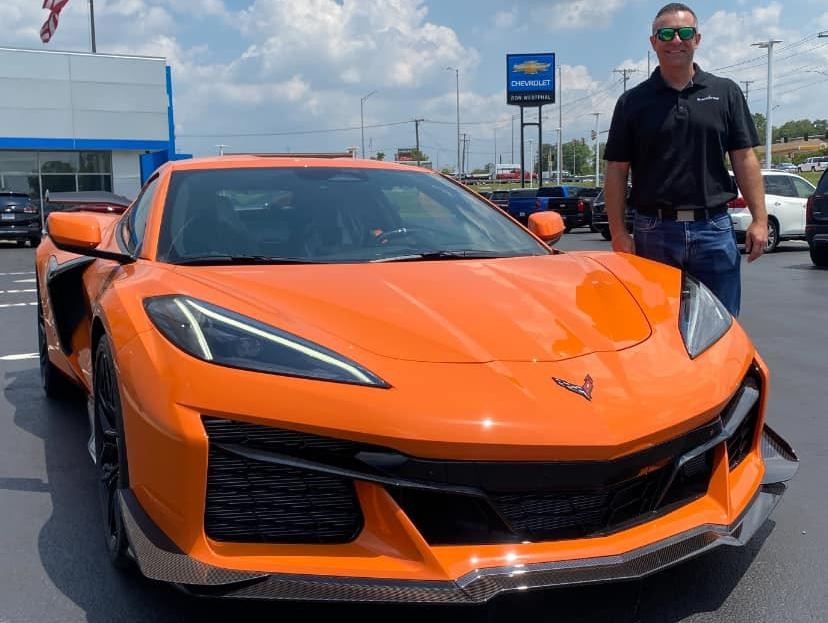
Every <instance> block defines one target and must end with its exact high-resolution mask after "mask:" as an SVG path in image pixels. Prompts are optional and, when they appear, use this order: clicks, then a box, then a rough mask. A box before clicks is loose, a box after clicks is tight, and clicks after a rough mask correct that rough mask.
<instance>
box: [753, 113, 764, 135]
mask: <svg viewBox="0 0 828 623" xmlns="http://www.w3.org/2000/svg"><path fill="white" fill-rule="evenodd" d="M753 125H755V126H756V132H757V133H758V134H759V138H762V137H764V136H765V125H766V123H765V115H763V114H762V113H760V112H755V113H753Z"/></svg>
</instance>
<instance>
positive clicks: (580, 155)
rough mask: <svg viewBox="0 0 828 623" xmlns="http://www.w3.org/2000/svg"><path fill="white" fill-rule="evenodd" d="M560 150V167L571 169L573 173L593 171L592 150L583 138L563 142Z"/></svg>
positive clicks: (582, 173)
mask: <svg viewBox="0 0 828 623" xmlns="http://www.w3.org/2000/svg"><path fill="white" fill-rule="evenodd" d="M561 151H562V152H563V153H562V154H561V158H562V160H563V163H562V164H563V166H562V167H561V168H562V169H565V170H568V171H571V172H572V174H573V175H589V174H590V173H594V172H595V159H594V154H593V150H592V149H591V148H590V146H589V145H587V144H586V142H585V141H584V139H573V140H571V141H569V142H568V143H564V145H563V147H562V148H561Z"/></svg>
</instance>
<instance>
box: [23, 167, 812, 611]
mask: <svg viewBox="0 0 828 623" xmlns="http://www.w3.org/2000/svg"><path fill="white" fill-rule="evenodd" d="M48 229H49V237H48V238H46V239H45V240H44V241H43V243H42V244H41V245H40V246H39V247H38V249H37V280H38V292H39V307H38V329H39V339H40V365H41V372H42V376H43V387H44V389H45V391H46V393H47V394H48V395H49V396H54V397H57V396H61V395H67V394H69V393H71V390H72V388H73V387H74V386H77V387H80V388H81V389H82V391H83V392H84V393H85V394H86V395H87V396H88V405H89V423H90V433H91V434H90V440H89V452H90V454H91V455H92V458H93V459H94V463H95V466H96V467H95V468H96V470H97V472H98V476H99V481H100V500H101V505H102V509H103V522H102V524H103V527H104V536H105V539H106V544H107V547H108V551H109V555H110V557H111V559H112V561H113V563H114V564H115V565H116V566H125V565H137V566H138V568H139V569H140V570H141V572H142V573H143V574H144V575H146V576H148V577H150V578H154V579H158V580H164V581H168V582H172V583H175V584H178V585H180V586H182V587H183V588H185V589H186V590H188V591H190V592H192V593H194V594H201V595H210V596H227V597H239V598H270V599H297V600H346V601H381V602H446V603H448V602H454V603H471V602H482V601H486V600H488V599H490V598H492V597H494V596H495V595H497V594H499V593H501V592H503V591H517V590H523V589H531V588H536V587H549V586H556V585H562V584H578V583H587V582H598V581H607V580H616V579H624V578H633V577H639V576H643V575H646V574H649V573H652V572H654V571H657V570H659V569H662V568H664V567H667V566H670V565H673V564H675V563H678V562H680V561H682V560H684V559H686V558H688V557H690V556H694V555H696V554H699V553H701V552H704V551H706V550H709V549H710V548H713V547H716V546H718V545H741V544H744V543H745V542H747V541H748V539H750V538H751V536H752V535H753V534H754V532H755V531H756V530H757V528H758V527H759V526H760V525H761V524H762V522H764V521H765V519H766V518H767V517H768V515H769V513H770V512H771V510H772V509H773V508H774V506H775V504H776V503H777V501H778V500H779V498H780V496H781V495H782V493H783V492H784V490H785V484H784V483H785V481H787V480H788V479H789V478H790V477H791V476H793V474H794V472H795V471H796V467H797V464H798V463H797V458H796V456H795V454H794V452H793V451H792V450H791V448H790V447H789V446H788V444H786V443H785V442H784V441H783V440H782V439H781V438H780V437H779V436H778V435H777V434H775V433H774V432H773V431H772V430H771V429H770V428H768V426H767V424H766V423H765V409H766V405H767V393H768V383H769V381H768V370H767V368H766V366H765V364H764V362H763V361H762V359H761V358H760V356H759V354H758V353H757V352H756V350H755V349H754V347H753V345H752V343H751V341H750V340H749V338H748V337H747V335H746V334H745V332H744V331H743V330H742V328H741V327H740V326H739V325H738V323H736V322H735V321H734V320H733V318H732V317H731V316H730V314H728V312H727V311H726V310H725V309H724V308H723V307H722V305H721V304H720V303H719V301H718V300H717V299H716V298H715V297H714V296H713V295H711V293H710V292H709V291H708V290H707V289H706V288H705V287H704V286H703V285H701V284H700V283H698V282H697V281H696V280H694V279H693V278H691V277H689V276H686V275H682V273H681V272H679V271H677V270H674V269H672V268H669V267H667V266H664V265H661V264H657V263H654V262H651V261H647V260H644V259H640V258H637V257H634V256H630V255H625V254H615V253H608V252H594V253H562V252H560V251H557V250H555V249H554V248H552V247H550V244H553V243H554V242H555V241H556V240H557V239H558V238H559V237H560V235H561V233H562V231H563V223H562V221H561V218H560V216H559V215H558V214H556V213H553V212H546V213H538V214H534V215H532V217H531V218H530V220H529V227H528V229H526V228H524V227H522V226H521V225H520V224H519V223H517V222H516V221H514V220H512V219H511V218H510V217H508V216H507V215H505V214H504V213H503V212H502V211H501V210H499V209H498V208H497V207H496V206H495V205H494V204H492V203H490V202H488V201H486V200H484V199H482V198H481V197H480V196H478V195H476V194H475V193H473V192H471V191H470V190H468V189H466V188H464V187H463V186H462V185H460V184H458V183H456V182H453V181H451V180H449V179H446V178H444V177H443V176H441V175H439V174H436V173H433V172H430V171H425V170H422V169H415V168H411V167H406V166H400V165H395V164H391V163H385V162H373V161H360V160H346V159H332V160H322V159H302V158H283V159H282V158H278V159H277V158H268V157H259V156H228V157H221V158H211V159H195V160H188V161H177V162H171V163H167V164H165V165H163V166H162V167H161V168H160V169H159V170H158V171H157V172H156V173H155V174H154V175H153V177H152V178H151V179H150V180H149V181H148V182H147V183H146V184H145V186H144V188H143V190H142V191H141V193H140V195H139V196H138V198H137V199H136V200H135V201H134V202H133V204H132V205H131V206H130V208H129V209H128V210H127V211H126V212H125V213H124V214H123V215H116V214H106V213H84V212H73V213H57V212H56V213H53V214H51V215H50V217H49V228H48Z"/></svg>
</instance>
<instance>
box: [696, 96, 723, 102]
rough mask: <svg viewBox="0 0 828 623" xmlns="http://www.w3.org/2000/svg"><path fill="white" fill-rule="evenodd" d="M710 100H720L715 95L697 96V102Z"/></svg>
mask: <svg viewBox="0 0 828 623" xmlns="http://www.w3.org/2000/svg"><path fill="white" fill-rule="evenodd" d="M710 100H716V101H717V102H718V101H719V98H718V97H716V96H715V95H708V96H707V97H697V98H696V101H697V102H709V101H710Z"/></svg>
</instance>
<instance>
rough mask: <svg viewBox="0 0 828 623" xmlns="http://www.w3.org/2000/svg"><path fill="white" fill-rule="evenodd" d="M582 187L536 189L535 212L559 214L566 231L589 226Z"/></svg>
mask: <svg viewBox="0 0 828 623" xmlns="http://www.w3.org/2000/svg"><path fill="white" fill-rule="evenodd" d="M583 190H584V187H583V186H543V187H541V188H539V189H538V191H537V195H536V198H535V208H534V211H535V212H543V211H546V210H552V211H553V212H557V213H558V214H560V215H561V216H562V217H563V219H564V223H565V224H566V230H565V231H567V232H568V231H570V230H571V229H573V228H574V227H583V226H584V225H589V223H590V222H591V221H592V215H591V213H588V212H587V203H586V201H585V200H584V199H583V198H582V197H581V192H582V191H583Z"/></svg>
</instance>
